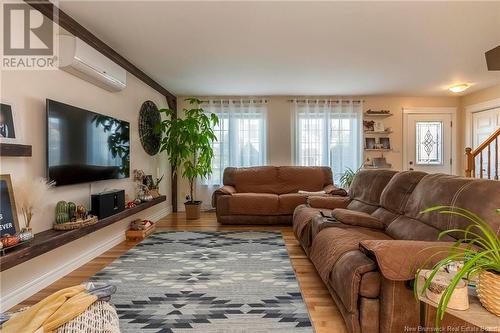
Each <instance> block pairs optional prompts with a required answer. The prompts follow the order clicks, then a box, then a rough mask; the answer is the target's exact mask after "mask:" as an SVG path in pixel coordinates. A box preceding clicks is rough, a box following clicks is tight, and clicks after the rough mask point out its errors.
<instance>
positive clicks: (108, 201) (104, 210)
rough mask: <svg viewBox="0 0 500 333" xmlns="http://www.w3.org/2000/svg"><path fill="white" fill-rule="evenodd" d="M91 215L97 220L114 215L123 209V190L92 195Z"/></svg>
mask: <svg viewBox="0 0 500 333" xmlns="http://www.w3.org/2000/svg"><path fill="white" fill-rule="evenodd" d="M91 205H92V207H91V210H92V214H94V215H96V216H97V217H98V218H99V219H103V218H105V217H108V216H111V215H114V214H116V213H119V212H121V211H123V210H124V209H125V190H113V191H106V192H101V193H98V194H92V197H91Z"/></svg>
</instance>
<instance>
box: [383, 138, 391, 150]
mask: <svg viewBox="0 0 500 333" xmlns="http://www.w3.org/2000/svg"><path fill="white" fill-rule="evenodd" d="M380 145H381V146H382V149H391V141H390V140H389V138H380Z"/></svg>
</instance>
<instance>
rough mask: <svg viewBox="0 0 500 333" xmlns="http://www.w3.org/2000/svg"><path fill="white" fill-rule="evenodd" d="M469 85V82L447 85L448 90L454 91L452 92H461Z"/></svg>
mask: <svg viewBox="0 0 500 333" xmlns="http://www.w3.org/2000/svg"><path fill="white" fill-rule="evenodd" d="M469 87H470V84H467V83H461V84H455V85H454V86H451V87H449V88H448V90H449V91H451V92H454V93H461V92H462V91H465V90H467V89H469Z"/></svg>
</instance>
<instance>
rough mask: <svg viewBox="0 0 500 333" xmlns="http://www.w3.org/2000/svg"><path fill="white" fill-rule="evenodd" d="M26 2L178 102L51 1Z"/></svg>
mask: <svg viewBox="0 0 500 333" xmlns="http://www.w3.org/2000/svg"><path fill="white" fill-rule="evenodd" d="M24 1H25V2H26V3H27V4H29V5H30V6H31V7H33V8H35V9H37V10H39V11H40V12H41V13H42V14H43V15H45V16H46V17H48V18H50V19H51V20H52V19H53V18H54V14H55V15H56V16H55V17H57V18H58V22H57V23H58V24H59V26H61V27H62V28H64V29H66V30H67V31H68V32H70V33H71V34H73V35H74V36H76V37H78V38H80V39H81V40H83V41H84V42H85V43H87V44H89V45H90V46H92V47H93V48H95V49H96V50H97V51H99V52H101V53H102V54H104V55H105V56H106V57H108V58H109V59H111V60H113V61H114V62H115V63H117V64H118V65H120V66H121V67H123V68H124V69H125V70H127V71H128V72H129V73H131V74H133V75H134V76H136V77H137V78H139V79H140V80H142V81H143V82H144V83H146V84H147V85H148V86H150V87H151V88H153V89H155V90H156V91H158V92H159V93H161V94H162V95H165V97H167V100H168V101H169V103H171V101H173V100H176V97H175V95H174V94H172V93H171V92H169V91H168V90H167V89H165V88H163V87H162V86H161V85H160V84H159V83H158V82H156V81H155V80H153V79H152V78H151V77H150V76H148V75H147V74H146V73H144V72H143V71H142V70H140V69H139V68H138V67H137V66H135V65H134V64H132V63H131V62H130V61H128V60H127V59H126V58H124V57H123V56H122V55H120V54H119V53H118V52H116V51H115V50H113V49H112V48H111V47H110V46H108V45H107V44H106V43H105V42H103V41H102V40H100V39H99V38H97V37H96V36H95V35H94V34H92V32H90V31H89V30H87V29H86V28H85V27H84V26H82V25H81V24H80V23H78V22H77V21H76V20H75V19H73V18H72V17H71V16H69V15H68V14H66V13H65V12H64V11H62V10H61V9H59V8H58V7H57V6H56V5H54V4H52V3H51V2H50V1H49V0H24Z"/></svg>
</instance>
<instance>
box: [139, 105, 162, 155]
mask: <svg viewBox="0 0 500 333" xmlns="http://www.w3.org/2000/svg"><path fill="white" fill-rule="evenodd" d="M160 122H161V115H160V111H158V107H157V106H156V104H155V103H154V102H152V101H145V102H144V103H142V106H141V110H140V111H139V137H140V139H141V144H142V148H144V151H145V152H146V153H148V154H149V155H151V156H153V155H156V154H157V153H158V151H159V150H160V141H161V133H156V132H155V130H154V128H155V126H156V125H157V124H159V123H160Z"/></svg>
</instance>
